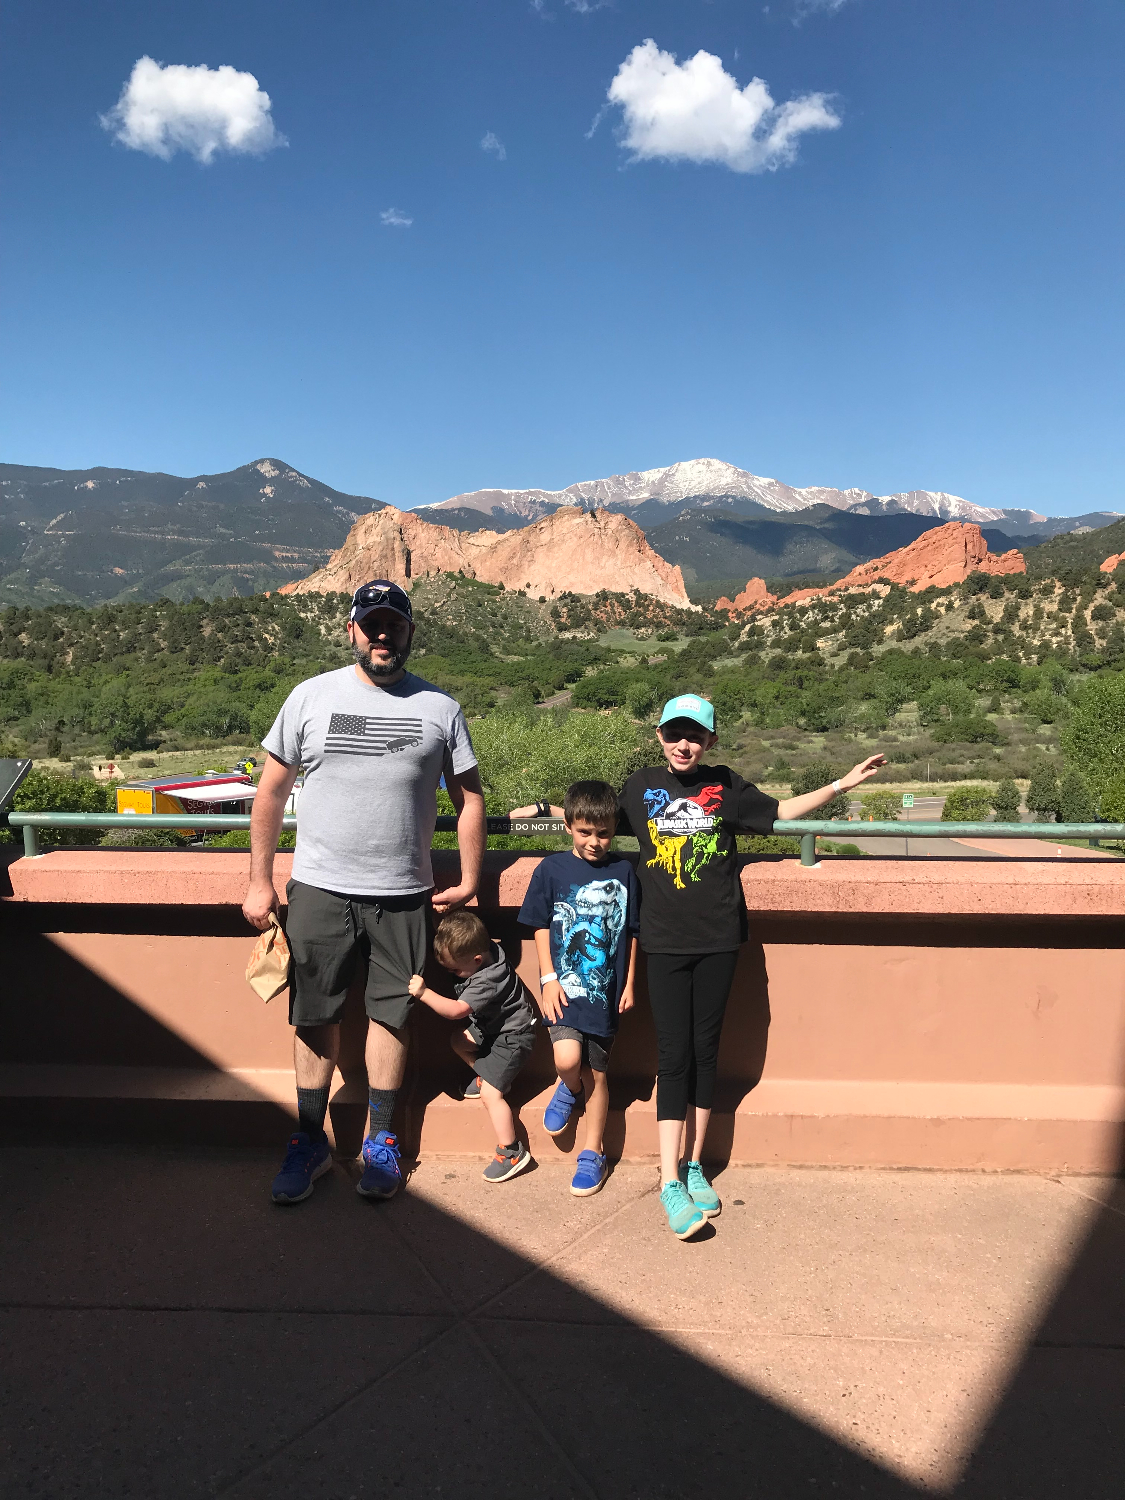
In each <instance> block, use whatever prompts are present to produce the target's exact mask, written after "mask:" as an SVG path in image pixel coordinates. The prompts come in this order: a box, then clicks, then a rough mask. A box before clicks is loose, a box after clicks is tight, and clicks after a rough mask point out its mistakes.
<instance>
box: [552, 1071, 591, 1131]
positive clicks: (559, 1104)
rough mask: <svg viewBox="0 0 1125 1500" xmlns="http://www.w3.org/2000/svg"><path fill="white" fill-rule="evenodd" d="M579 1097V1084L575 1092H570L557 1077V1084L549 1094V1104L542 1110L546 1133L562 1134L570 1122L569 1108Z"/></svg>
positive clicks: (580, 1093) (580, 1090) (580, 1095)
mask: <svg viewBox="0 0 1125 1500" xmlns="http://www.w3.org/2000/svg"><path fill="white" fill-rule="evenodd" d="M581 1098H582V1088H581V1085H580V1086H579V1089H578V1092H577V1094H572V1093H571V1092H570V1090H569V1089H568V1088H567V1086H566V1084H565V1083H564V1082H563V1081H562V1079H561V1078H560V1079H559V1086H558V1088H557V1089H556V1090H555V1092H554V1093H553V1094H552V1095H551V1102H550V1104H548V1105H547V1108H546V1109H545V1110H544V1111H543V1129H544V1130H545V1131H546V1132H547V1134H548V1135H561V1134H562V1132H563V1131H564V1130H565V1129H566V1127H567V1125H568V1124H569V1123H570V1112H571V1110H572V1109H573V1108H574V1106H575V1105H576V1104H577V1103H578V1101H579V1100H580V1099H581Z"/></svg>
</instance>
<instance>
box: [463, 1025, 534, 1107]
mask: <svg viewBox="0 0 1125 1500" xmlns="http://www.w3.org/2000/svg"><path fill="white" fill-rule="evenodd" d="M465 1030H466V1031H467V1032H468V1033H469V1035H470V1036H471V1037H472V1039H473V1041H474V1042H475V1043H476V1045H477V1060H476V1062H475V1063H474V1064H473V1066H474V1067H475V1068H476V1070H477V1077H478V1078H483V1079H484V1081H485V1083H490V1084H491V1085H492V1087H493V1088H494V1089H499V1090H500V1092H501V1093H502V1094H506V1093H507V1092H508V1090H509V1089H510V1088H511V1086H512V1084H513V1083H515V1081H516V1075H517V1074H518V1073H519V1071H520V1069H521V1068H522V1067H523V1065H524V1063H525V1062H526V1061H527V1060H528V1058H529V1057H530V1056H531V1049H532V1048H533V1047H534V1046H535V1027H534V1026H525V1027H524V1029H523V1030H522V1031H502V1032H500V1034H499V1035H498V1036H494V1037H486V1036H485V1034H484V1032H483V1031H481V1029H480V1027H479V1026H478V1025H477V1024H476V1022H475V1021H470V1022H469V1024H468V1026H466V1027H465Z"/></svg>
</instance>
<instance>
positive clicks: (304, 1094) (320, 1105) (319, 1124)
mask: <svg viewBox="0 0 1125 1500" xmlns="http://www.w3.org/2000/svg"><path fill="white" fill-rule="evenodd" d="M331 1088H332V1085H331V1084H330V1083H326V1084H325V1085H324V1087H323V1088H322V1089H302V1088H298V1090H297V1129H298V1130H303V1131H304V1132H305V1134H306V1135H307V1136H308V1138H309V1140H310V1141H312V1143H313V1145H314V1146H315V1145H316V1144H317V1143H318V1142H319V1141H322V1140H323V1139H324V1117H325V1115H326V1114H327V1113H328V1095H329V1092H330V1091H331Z"/></svg>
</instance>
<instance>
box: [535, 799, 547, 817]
mask: <svg viewBox="0 0 1125 1500" xmlns="http://www.w3.org/2000/svg"><path fill="white" fill-rule="evenodd" d="M535 816H536V817H537V818H549V817H550V816H551V804H550V803H549V802H537V803H536V804H535Z"/></svg>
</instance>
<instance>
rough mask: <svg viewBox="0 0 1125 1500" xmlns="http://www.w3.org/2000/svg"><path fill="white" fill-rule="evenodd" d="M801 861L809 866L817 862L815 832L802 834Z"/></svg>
mask: <svg viewBox="0 0 1125 1500" xmlns="http://www.w3.org/2000/svg"><path fill="white" fill-rule="evenodd" d="M801 863H802V864H803V865H808V866H812V865H815V864H816V834H815V833H803V834H802V835H801Z"/></svg>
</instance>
